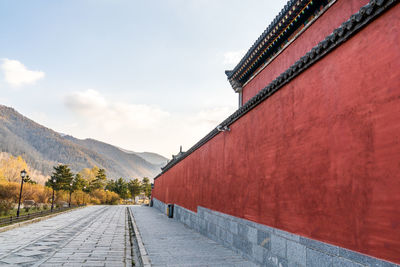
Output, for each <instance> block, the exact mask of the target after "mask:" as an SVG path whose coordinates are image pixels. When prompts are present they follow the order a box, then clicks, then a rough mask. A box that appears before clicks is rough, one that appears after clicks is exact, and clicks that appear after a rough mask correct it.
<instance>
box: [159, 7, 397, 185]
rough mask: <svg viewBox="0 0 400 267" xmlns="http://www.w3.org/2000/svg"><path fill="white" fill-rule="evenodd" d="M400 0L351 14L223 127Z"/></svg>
mask: <svg viewBox="0 0 400 267" xmlns="http://www.w3.org/2000/svg"><path fill="white" fill-rule="evenodd" d="M398 3H399V1H398V0H370V2H369V3H368V4H366V5H365V6H363V7H361V8H360V10H359V11H358V12H357V13H355V14H353V15H351V16H350V18H349V19H348V20H347V21H345V22H343V23H342V25H340V26H339V27H338V28H336V29H335V30H334V31H333V32H332V33H331V34H330V35H328V36H327V37H326V38H325V39H324V40H322V41H321V42H319V43H318V44H317V45H316V46H314V47H313V48H312V49H311V50H310V51H309V52H307V53H306V54H305V55H304V56H303V57H301V58H300V59H299V60H298V61H296V62H295V63H294V64H293V65H292V66H290V67H289V68H288V69H287V70H286V71H284V72H283V73H282V74H281V75H279V76H278V77H277V78H276V79H275V80H273V81H272V82H271V83H269V84H268V85H267V86H266V87H265V88H264V89H262V90H261V91H260V92H258V94H257V95H255V96H254V97H252V98H251V99H250V100H249V101H247V102H246V103H245V104H244V105H243V106H242V107H240V108H239V109H238V110H236V111H235V112H234V113H233V114H231V115H230V116H229V117H228V118H226V119H225V120H224V121H223V122H222V123H221V124H220V126H222V127H223V126H229V125H231V124H232V123H234V122H235V121H237V120H238V119H239V118H241V117H242V116H244V115H245V114H246V113H247V112H249V111H250V110H252V109H253V108H255V107H256V106H258V105H259V104H260V103H262V102H263V101H264V100H266V99H267V98H269V97H270V96H271V95H272V94H274V93H275V92H277V91H278V90H279V89H280V88H282V87H283V86H284V85H286V84H287V83H288V82H290V81H291V80H292V79H294V78H295V77H297V76H298V75H299V74H301V73H302V72H303V71H305V70H306V69H308V68H309V67H310V66H311V65H313V64H314V63H316V62H317V61H318V60H320V59H321V58H323V57H324V56H325V55H327V54H328V53H329V52H331V51H333V50H334V49H335V48H337V47H339V46H340V45H341V44H342V43H344V42H345V41H347V40H348V39H349V38H350V37H352V36H353V35H355V34H356V33H357V32H358V31H360V30H361V29H362V28H363V27H365V26H366V25H368V24H369V23H370V22H372V21H373V20H374V19H375V18H377V17H378V16H379V15H381V14H382V13H383V12H385V11H386V10H388V9H389V8H390V7H392V6H394V5H396V4H398ZM217 128H218V127H216V128H214V129H213V130H212V131H211V132H209V133H208V134H207V135H206V136H204V137H203V138H202V139H201V140H200V141H198V142H197V143H196V144H195V145H194V146H192V147H191V148H190V149H189V150H188V151H186V152H185V153H184V154H183V155H182V156H181V157H180V158H179V159H176V160H174V161H170V162H169V164H168V166H165V167H164V168H163V170H162V172H161V173H160V174H158V175H157V176H156V177H155V178H154V180H155V179H157V178H158V177H160V176H161V175H162V174H163V173H165V172H166V171H168V170H169V169H170V168H172V167H173V166H175V165H176V164H177V163H178V162H180V161H181V160H183V159H185V158H186V157H187V156H189V155H190V154H191V153H193V152H194V151H195V150H197V149H198V148H200V147H201V146H202V145H204V144H205V143H206V142H208V141H209V140H210V139H212V138H213V137H214V136H216V135H217V134H218V133H219V131H218V129H217Z"/></svg>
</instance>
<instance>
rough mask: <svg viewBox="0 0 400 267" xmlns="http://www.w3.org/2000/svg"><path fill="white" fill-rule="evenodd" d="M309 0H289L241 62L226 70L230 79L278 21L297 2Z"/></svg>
mask: <svg viewBox="0 0 400 267" xmlns="http://www.w3.org/2000/svg"><path fill="white" fill-rule="evenodd" d="M307 1H309V0H289V1H288V2H287V3H286V5H285V6H284V7H283V8H282V9H281V11H280V12H279V14H278V15H277V16H276V17H275V18H274V19H273V20H272V22H271V23H270V24H269V25H268V27H267V28H266V29H265V30H264V32H263V33H262V34H261V35H260V36H259V37H258V38H257V40H256V41H254V43H253V45H252V46H251V47H250V48H249V49H248V50H247V52H246V54H245V55H244V56H243V58H242V59H241V60H240V61H239V63H238V64H237V65H236V66H235V67H234V68H233V70H227V71H225V74H226V75H227V77H228V79H230V78H232V76H233V74H234V73H235V72H236V71H237V70H238V69H239V68H240V67H241V66H242V65H243V63H244V62H245V61H246V60H247V59H248V57H249V56H250V54H251V53H252V52H253V51H254V50H255V48H256V47H257V46H258V45H260V43H261V42H262V40H263V39H264V38H265V37H266V36H267V35H268V34H269V33H270V32H271V31H272V30H273V29H274V28H275V27H276V26H277V25H278V23H279V22H280V21H281V20H282V19H283V17H284V16H285V15H286V14H287V13H288V12H289V10H290V9H291V8H293V6H295V4H296V3H300V2H307Z"/></svg>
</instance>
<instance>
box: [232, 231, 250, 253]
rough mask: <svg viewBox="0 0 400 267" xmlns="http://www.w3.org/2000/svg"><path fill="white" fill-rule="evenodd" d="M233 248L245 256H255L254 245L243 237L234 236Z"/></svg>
mask: <svg viewBox="0 0 400 267" xmlns="http://www.w3.org/2000/svg"><path fill="white" fill-rule="evenodd" d="M233 246H234V247H235V248H237V249H238V250H239V251H241V252H243V253H244V254H247V255H249V256H252V255H253V244H252V243H250V242H249V241H248V240H246V239H243V238H242V237H241V236H238V235H233Z"/></svg>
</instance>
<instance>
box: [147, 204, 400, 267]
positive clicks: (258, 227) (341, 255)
mask: <svg viewBox="0 0 400 267" xmlns="http://www.w3.org/2000/svg"><path fill="white" fill-rule="evenodd" d="M153 203H154V204H153V207H154V208H156V209H158V210H160V211H161V212H162V213H164V214H166V207H167V205H166V204H165V203H163V202H161V201H159V200H157V199H155V198H153ZM174 220H177V221H179V222H181V223H183V224H185V225H187V226H188V227H190V228H192V229H194V230H196V231H197V232H199V233H201V234H202V235H205V236H207V237H208V238H210V239H212V240H214V241H216V242H217V243H220V244H222V245H223V246H225V247H228V248H230V249H232V250H233V251H235V252H236V253H238V254H240V255H242V256H243V257H245V258H247V259H249V260H251V261H253V262H256V263H258V264H261V265H262V266H277V267H285V266H317V267H324V266H329V267H342V266H345V267H362V266H371V267H372V266H374V267H400V265H397V264H394V263H390V262H387V261H383V260H380V259H377V258H373V257H370V256H367V255H364V254H361V253H358V252H355V251H351V250H348V249H345V248H342V247H338V246H333V245H330V244H327V243H324V242H320V241H317V240H313V239H310V238H306V237H302V236H299V235H296V234H292V233H289V232H286V231H282V230H279V229H277V228H273V227H269V226H266V225H262V224H258V223H255V222H252V221H248V220H245V219H241V218H238V217H234V216H230V215H227V214H224V213H221V212H217V211H213V210H210V209H207V208H203V207H200V206H199V207H198V208H197V213H195V212H192V211H190V210H188V209H185V208H183V207H181V206H179V205H176V204H175V207H174Z"/></svg>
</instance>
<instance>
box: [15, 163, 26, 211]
mask: <svg viewBox="0 0 400 267" xmlns="http://www.w3.org/2000/svg"><path fill="white" fill-rule="evenodd" d="M25 176H26V171H25V170H22V171H21V190H20V191H19V200H18V210H17V217H19V208H20V206H21V196H22V187H23V185H24V178H25Z"/></svg>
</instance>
